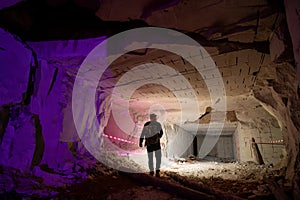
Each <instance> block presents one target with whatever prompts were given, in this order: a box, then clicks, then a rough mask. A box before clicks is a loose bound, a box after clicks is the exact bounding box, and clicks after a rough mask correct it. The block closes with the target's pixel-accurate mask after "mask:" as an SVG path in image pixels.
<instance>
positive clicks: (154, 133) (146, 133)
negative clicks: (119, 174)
mask: <svg viewBox="0 0 300 200" xmlns="http://www.w3.org/2000/svg"><path fill="white" fill-rule="evenodd" d="M162 136H163V130H162V128H161V124H160V123H159V122H157V121H149V122H146V123H145V124H144V128H143V131H142V134H141V137H140V147H141V146H142V143H143V140H144V139H145V140H146V142H145V146H146V147H147V151H148V152H151V151H156V150H159V149H161V147H160V138H161V137H162Z"/></svg>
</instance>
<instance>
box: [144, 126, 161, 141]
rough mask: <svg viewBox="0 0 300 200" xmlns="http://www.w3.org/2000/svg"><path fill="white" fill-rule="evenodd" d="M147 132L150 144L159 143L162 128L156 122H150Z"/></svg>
mask: <svg viewBox="0 0 300 200" xmlns="http://www.w3.org/2000/svg"><path fill="white" fill-rule="evenodd" d="M145 129H146V132H145V136H146V141H147V144H148V145H153V144H157V143H159V132H160V130H159V129H160V128H159V126H158V125H156V124H155V123H150V124H149V125H147V126H145Z"/></svg>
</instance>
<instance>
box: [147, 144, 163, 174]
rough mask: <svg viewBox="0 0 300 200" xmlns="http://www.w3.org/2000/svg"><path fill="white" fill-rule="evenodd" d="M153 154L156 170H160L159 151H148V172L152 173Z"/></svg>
mask: <svg viewBox="0 0 300 200" xmlns="http://www.w3.org/2000/svg"><path fill="white" fill-rule="evenodd" d="M153 153H154V154H155V158H156V170H159V169H160V164H161V149H158V150H154V151H148V166H149V169H150V171H151V172H152V171H154V168H153Z"/></svg>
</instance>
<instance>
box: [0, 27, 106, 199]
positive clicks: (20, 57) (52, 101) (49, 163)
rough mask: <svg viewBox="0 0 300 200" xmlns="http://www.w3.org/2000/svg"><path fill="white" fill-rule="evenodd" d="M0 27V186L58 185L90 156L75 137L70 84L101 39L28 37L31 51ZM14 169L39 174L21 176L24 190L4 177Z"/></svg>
mask: <svg viewBox="0 0 300 200" xmlns="http://www.w3.org/2000/svg"><path fill="white" fill-rule="evenodd" d="M0 31H1V32H0V38H1V40H0V41H1V45H0V47H1V50H0V60H1V74H0V76H1V78H0V92H1V96H0V105H1V109H0V112H1V116H3V117H4V116H6V119H5V120H4V121H7V123H4V122H1V127H3V128H2V129H0V131H1V132H0V133H1V140H0V158H1V159H0V165H1V166H3V168H4V174H1V175H0V179H2V180H5V181H3V182H2V181H1V182H0V188H1V189H4V191H7V192H9V191H10V189H11V188H12V187H14V188H16V190H17V191H19V192H20V193H26V194H31V193H34V192H32V191H31V190H32V189H33V188H34V187H35V186H36V184H42V185H43V186H63V185H65V184H69V183H71V182H73V179H74V178H76V177H77V178H79V179H81V178H85V177H86V172H85V169H87V168H90V167H92V166H93V165H94V164H95V162H96V161H95V160H94V159H93V158H92V157H91V156H90V155H89V153H88V152H87V151H86V150H85V148H84V146H83V145H82V143H81V142H80V141H79V138H78V136H77V132H76V129H75V126H74V123H73V118H72V110H71V95H72V86H73V81H74V78H75V76H76V72H77V70H78V68H79V66H80V64H81V62H82V61H83V59H84V58H85V56H86V55H87V54H88V53H89V52H90V51H91V50H92V49H93V48H94V47H95V46H96V45H98V44H99V43H100V42H101V41H102V40H103V39H104V38H95V39H88V40H80V41H59V42H31V43H28V47H30V48H32V50H33V51H32V50H31V49H30V48H27V46H26V45H24V44H23V43H22V42H20V41H18V40H16V38H14V36H12V35H11V34H9V33H7V32H5V31H4V30H2V29H1V30H0ZM32 52H35V54H36V56H35V55H33V53H32ZM34 61H37V62H38V66H34V64H35V63H34ZM29 80H31V81H32V83H33V84H30V81H29ZM83 112H84V111H83ZM7 113H8V114H7ZM15 170H19V172H21V173H22V174H24V173H25V174H27V173H28V174H30V176H32V175H33V176H37V177H40V178H42V179H41V181H40V182H38V183H32V182H30V178H25V182H26V180H27V181H28V186H27V187H26V188H27V189H26V188H25V189H24V186H21V185H18V183H17V182H14V181H13V180H12V179H8V177H10V176H11V175H12V174H14V173H16V172H15ZM72 177H73V178H72ZM36 192H37V193H38V191H36Z"/></svg>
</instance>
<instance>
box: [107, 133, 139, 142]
mask: <svg viewBox="0 0 300 200" xmlns="http://www.w3.org/2000/svg"><path fill="white" fill-rule="evenodd" d="M103 136H104V137H107V138H109V139H113V140H118V141H121V142H126V143H129V144H137V143H135V142H132V141H129V140H125V139H122V138H118V137H116V136H111V135H106V134H104V133H103Z"/></svg>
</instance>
